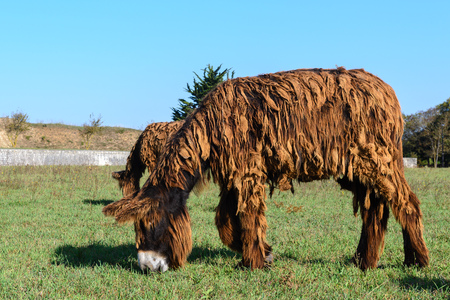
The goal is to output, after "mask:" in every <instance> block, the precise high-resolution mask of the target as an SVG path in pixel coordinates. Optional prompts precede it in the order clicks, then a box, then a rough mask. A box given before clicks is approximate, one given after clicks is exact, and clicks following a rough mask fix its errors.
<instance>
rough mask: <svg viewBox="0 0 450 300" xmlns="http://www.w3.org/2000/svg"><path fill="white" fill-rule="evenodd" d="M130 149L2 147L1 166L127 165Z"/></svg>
mask: <svg viewBox="0 0 450 300" xmlns="http://www.w3.org/2000/svg"><path fill="white" fill-rule="evenodd" d="M129 154H130V152H128V151H98V150H32V149H0V166H24V165H31V166H44V165H90V166H119V165H125V164H126V162H127V157H128V155H129Z"/></svg>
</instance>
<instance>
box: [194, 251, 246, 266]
mask: <svg viewBox="0 0 450 300" xmlns="http://www.w3.org/2000/svg"><path fill="white" fill-rule="evenodd" d="M237 255H239V254H237V253H235V252H233V251H231V250H229V249H227V248H204V247H194V248H192V252H191V254H190V255H189V257H188V261H189V262H190V263H192V262H194V261H195V262H200V263H202V262H203V263H209V262H213V261H215V260H217V259H219V258H231V257H235V256H237Z"/></svg>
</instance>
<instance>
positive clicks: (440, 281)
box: [399, 275, 450, 295]
mask: <svg viewBox="0 0 450 300" xmlns="http://www.w3.org/2000/svg"><path fill="white" fill-rule="evenodd" d="M399 284H400V285H401V286H403V287H404V288H405V289H408V290H417V291H421V290H427V291H429V292H433V293H436V294H438V293H443V294H446V295H448V294H449V293H450V281H449V280H447V279H445V278H443V277H440V278H419V277H415V276H411V275H408V276H405V277H404V278H401V279H400V280H399Z"/></svg>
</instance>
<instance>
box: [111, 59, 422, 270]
mask: <svg viewBox="0 0 450 300" xmlns="http://www.w3.org/2000/svg"><path fill="white" fill-rule="evenodd" d="M402 133H403V120H402V114H401V110H400V106H399V103H398V100H397V98H396V96H395V93H394V91H393V90H392V88H391V87H390V86H389V85H387V84H386V83H384V82H383V81H382V80H380V79H379V78H378V77H376V76H374V75H372V74H370V73H367V72H365V71H364V70H349V71H347V70H345V69H344V68H338V69H336V70H322V69H311V70H295V71H289V72H280V73H274V74H267V75H261V76H257V77H247V78H236V79H231V80H228V81H225V82H224V83H222V84H221V85H219V86H218V87H217V88H215V89H214V90H213V91H211V92H210V93H209V94H208V95H207V96H206V97H205V98H204V100H203V101H202V103H201V104H200V106H199V107H198V108H197V109H196V110H195V111H194V112H193V113H192V114H191V115H190V116H189V117H188V118H187V119H186V122H185V123H184V124H183V126H182V127H181V128H180V129H179V130H178V131H177V132H176V133H175V134H174V136H173V137H172V138H171V139H170V140H169V141H168V143H167V144H166V146H165V147H164V150H163V153H162V154H161V156H160V158H159V160H158V162H157V166H156V168H155V169H154V170H153V172H152V173H151V174H150V177H149V179H148V180H147V182H146V183H145V185H144V186H143V187H142V189H141V190H140V191H139V192H138V193H136V194H133V195H130V196H127V197H125V198H123V199H121V200H120V201H117V202H115V203H111V204H109V205H108V206H106V207H105V208H104V209H103V212H104V214H105V215H108V216H115V218H116V220H117V221H118V222H119V223H123V222H128V221H129V222H134V224H135V231H136V246H137V249H138V259H139V265H140V267H141V268H142V269H147V268H148V269H150V270H162V271H165V270H167V269H168V268H177V267H180V266H182V265H183V264H184V263H185V261H186V259H187V256H188V254H189V253H190V251H191V248H192V242H191V229H190V219H189V214H188V211H187V209H186V200H187V198H188V196H189V192H190V191H191V190H192V189H193V187H194V185H195V184H196V182H197V181H199V180H201V179H202V178H203V174H204V173H205V171H207V170H211V174H212V176H213V179H214V181H215V182H216V183H217V184H219V186H220V189H221V194H220V196H221V198H220V202H219V205H218V206H217V209H216V225H217V228H218V230H219V235H220V238H221V239H222V241H223V243H224V244H226V245H227V246H228V247H230V248H231V249H233V250H235V251H237V252H240V253H242V262H241V265H243V266H246V267H250V268H252V269H254V268H262V267H264V265H265V264H266V263H268V262H269V263H270V262H271V261H272V257H273V256H272V253H271V247H270V246H269V245H268V243H267V241H266V230H267V223H266V217H265V210H266V204H265V198H266V186H265V184H266V183H269V184H270V187H271V190H272V189H273V187H278V188H279V189H280V190H288V189H291V188H292V185H291V183H292V180H294V179H297V180H299V181H312V180H318V179H328V178H330V177H333V178H334V179H336V180H337V181H338V182H339V183H340V185H341V187H342V188H344V189H348V190H350V191H352V192H353V195H354V197H353V206H354V211H355V213H356V212H357V211H358V210H359V211H360V214H361V217H362V221H363V225H362V231H361V238H360V241H359V244H358V247H357V249H356V253H355V255H354V261H355V263H356V264H357V265H358V266H359V267H360V268H361V269H363V270H365V269H367V268H375V267H376V266H377V261H378V259H379V257H380V253H381V252H382V249H383V245H384V235H385V232H386V227H387V220H388V216H389V207H390V209H391V211H392V212H393V214H394V216H395V218H396V219H397V220H398V222H399V223H400V224H401V226H402V228H403V239H404V251H405V261H404V263H405V264H406V265H415V264H417V265H418V266H421V267H423V266H426V265H427V264H428V250H427V248H426V246H425V242H424V239H423V236H422V232H423V226H422V213H421V211H420V208H419V200H418V199H417V197H416V195H415V194H414V193H413V192H412V191H411V189H410V187H409V185H408V183H407V182H406V180H405V177H404V172H403V158H402Z"/></svg>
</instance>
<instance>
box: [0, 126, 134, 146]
mask: <svg viewBox="0 0 450 300" xmlns="http://www.w3.org/2000/svg"><path fill="white" fill-rule="evenodd" d="M0 122H1V123H3V120H2V119H0ZM30 126H31V129H30V130H29V131H27V132H25V133H24V134H22V135H20V136H19V139H18V140H17V147H16V148H17V149H77V150H78V149H85V147H84V143H83V140H82V138H81V135H80V133H79V129H81V128H82V127H81V126H71V125H64V124H42V123H37V124H34V123H30ZM141 132H142V131H140V130H136V129H130V128H122V127H103V130H102V132H101V133H100V135H95V136H93V137H92V142H91V147H90V150H119V151H130V150H131V147H133V145H134V143H135V142H136V140H137V138H138V137H139V135H140V134H141ZM0 148H11V144H10V143H9V141H8V137H7V136H6V132H5V130H4V128H3V126H0Z"/></svg>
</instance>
